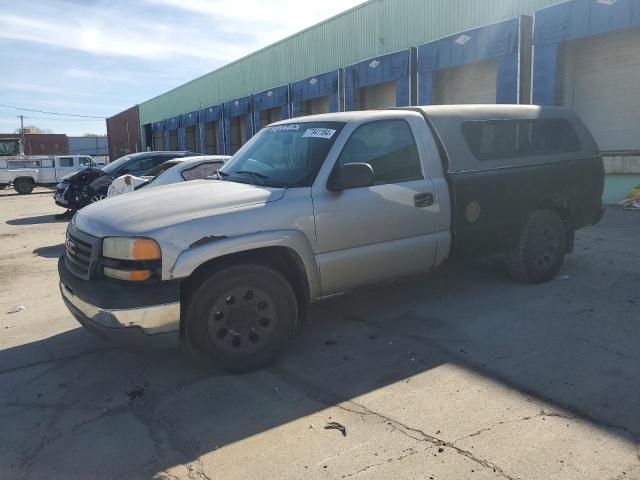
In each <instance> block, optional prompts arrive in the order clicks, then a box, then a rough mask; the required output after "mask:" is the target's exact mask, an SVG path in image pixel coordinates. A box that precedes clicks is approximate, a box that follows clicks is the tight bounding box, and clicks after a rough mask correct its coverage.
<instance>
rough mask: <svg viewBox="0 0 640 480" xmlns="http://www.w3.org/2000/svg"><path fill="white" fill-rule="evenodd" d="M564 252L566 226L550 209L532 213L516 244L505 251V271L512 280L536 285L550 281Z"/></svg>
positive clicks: (561, 261)
mask: <svg viewBox="0 0 640 480" xmlns="http://www.w3.org/2000/svg"><path fill="white" fill-rule="evenodd" d="M566 251H567V227H566V226H565V224H564V222H563V221H562V218H560V216H559V215H558V214H557V213H555V212H552V211H551V210H537V211H535V212H533V213H532V214H531V215H530V216H529V218H528V220H527V223H526V224H525V226H524V228H523V229H522V231H521V232H520V237H519V239H518V243H517V245H516V246H515V247H513V248H512V249H511V250H510V251H509V252H507V255H506V260H507V269H508V270H509V274H510V275H511V277H512V278H513V279H514V280H517V281H519V282H523V283H531V284H539V283H545V282H548V281H550V280H553V279H554V278H555V277H556V275H557V274H558V272H559V271H560V268H561V267H562V263H563V262H564V257H565V254H566Z"/></svg>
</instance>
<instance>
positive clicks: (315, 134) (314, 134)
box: [302, 128, 336, 139]
mask: <svg viewBox="0 0 640 480" xmlns="http://www.w3.org/2000/svg"><path fill="white" fill-rule="evenodd" d="M335 133H336V131H335V130H332V129H330V128H309V129H307V131H306V132H304V135H302V138H326V139H330V138H331V137H333V135H334V134H335Z"/></svg>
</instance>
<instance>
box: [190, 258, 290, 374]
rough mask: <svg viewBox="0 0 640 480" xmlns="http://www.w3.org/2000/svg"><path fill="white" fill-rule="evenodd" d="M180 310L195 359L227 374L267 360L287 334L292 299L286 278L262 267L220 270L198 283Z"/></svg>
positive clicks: (275, 352) (288, 332) (233, 267)
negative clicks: (218, 367) (185, 306)
mask: <svg viewBox="0 0 640 480" xmlns="http://www.w3.org/2000/svg"><path fill="white" fill-rule="evenodd" d="M194 288H195V290H194V291H193V292H192V294H191V295H190V296H189V299H188V305H187V308H186V309H185V318H184V319H185V339H186V341H187V342H188V345H189V347H190V349H191V351H192V352H193V353H194V354H195V355H196V357H197V358H198V359H199V360H201V361H204V362H205V363H207V364H210V365H214V366H221V367H223V368H224V369H226V370H229V371H232V372H247V371H251V370H256V369H259V368H262V367H264V366H266V365H268V364H269V363H271V362H272V361H273V360H274V359H275V357H276V356H277V354H278V353H279V352H280V351H281V350H282V348H283V347H284V345H285V344H286V343H287V342H288V340H289V339H290V338H291V337H292V336H293V333H294V331H295V328H296V323H297V319H298V303H297V300H296V296H295V294H294V292H293V289H292V288H291V285H290V284H289V282H287V280H286V279H285V278H284V277H283V276H282V275H281V274H280V273H278V272H277V271H275V270H273V269H272V268H270V267H267V266H264V265H256V264H241V265H235V266H230V267H226V268H222V269H220V270H219V271H216V272H215V273H213V274H212V275H210V276H209V277H208V278H206V279H204V280H203V281H201V282H200V283H199V284H198V285H197V286H195V287H194Z"/></svg>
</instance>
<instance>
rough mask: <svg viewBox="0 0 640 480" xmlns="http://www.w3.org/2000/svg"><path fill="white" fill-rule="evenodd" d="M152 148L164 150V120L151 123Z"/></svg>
mask: <svg viewBox="0 0 640 480" xmlns="http://www.w3.org/2000/svg"><path fill="white" fill-rule="evenodd" d="M152 148H153V149H154V150H164V149H165V146H164V121H162V122H154V123H153V147H152Z"/></svg>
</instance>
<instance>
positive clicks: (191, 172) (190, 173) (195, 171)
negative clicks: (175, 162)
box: [182, 162, 224, 181]
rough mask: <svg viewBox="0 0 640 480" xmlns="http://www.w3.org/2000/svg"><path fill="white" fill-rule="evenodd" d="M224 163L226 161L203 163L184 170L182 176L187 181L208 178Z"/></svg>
mask: <svg viewBox="0 0 640 480" xmlns="http://www.w3.org/2000/svg"><path fill="white" fill-rule="evenodd" d="M222 165H224V162H211V163H201V164H200V165H197V166H195V167H193V168H190V169H188V170H185V171H183V172H182V178H184V179H185V180H186V181H189V180H199V179H201V178H207V177H210V176H211V175H213V174H214V173H216V171H217V170H218V169H219V168H220V167H222Z"/></svg>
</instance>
